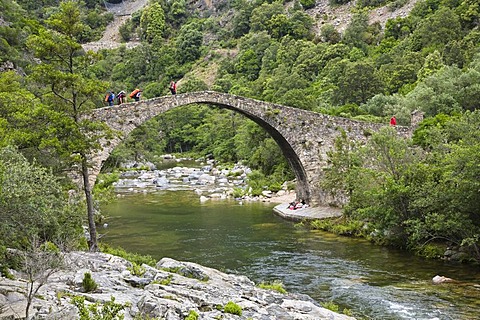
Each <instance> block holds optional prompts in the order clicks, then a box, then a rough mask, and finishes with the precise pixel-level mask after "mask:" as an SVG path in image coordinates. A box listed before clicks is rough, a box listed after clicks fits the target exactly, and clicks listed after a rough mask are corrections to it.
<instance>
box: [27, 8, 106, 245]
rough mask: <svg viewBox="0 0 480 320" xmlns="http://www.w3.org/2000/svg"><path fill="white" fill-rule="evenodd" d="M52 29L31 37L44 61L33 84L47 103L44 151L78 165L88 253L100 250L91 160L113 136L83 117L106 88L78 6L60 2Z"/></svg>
mask: <svg viewBox="0 0 480 320" xmlns="http://www.w3.org/2000/svg"><path fill="white" fill-rule="evenodd" d="M46 25H47V26H48V27H49V29H42V30H40V32H39V34H38V35H32V36H31V37H30V38H29V39H28V46H29V48H31V49H32V50H33V52H34V54H35V56H36V57H37V58H38V59H40V60H41V63H39V64H37V65H35V66H34V67H33V68H32V69H33V73H32V75H31V77H30V78H31V80H32V84H35V85H38V87H36V88H34V89H35V90H36V91H37V94H38V96H39V97H41V100H42V102H43V103H44V105H45V110H44V113H43V117H41V118H40V119H38V121H40V122H41V124H42V125H43V126H44V128H45V130H44V131H43V139H42V142H41V145H40V147H42V148H44V149H45V150H53V151H54V152H55V153H56V154H57V155H58V157H59V158H60V159H62V160H63V161H64V163H65V166H66V167H67V168H74V167H78V168H79V171H80V176H81V180H82V182H83V191H84V194H85V201H86V207H87V217H88V225H89V232H90V243H89V247H90V250H92V251H96V250H98V246H97V232H96V226H95V219H94V215H95V211H94V207H93V195H92V193H91V184H90V181H89V158H88V156H89V155H91V154H93V152H94V151H96V150H98V149H99V148H100V147H101V146H100V144H99V141H101V139H104V138H109V137H110V135H109V134H110V133H111V132H109V131H108V130H107V127H106V126H105V125H104V124H102V123H99V122H96V121H91V120H89V119H87V118H86V117H85V115H86V114H87V113H88V112H89V111H90V110H91V109H92V108H94V107H95V101H98V100H97V99H98V97H100V96H103V92H105V90H106V84H105V83H104V82H101V81H99V80H96V78H95V77H94V74H93V73H92V72H91V66H92V65H93V62H94V61H95V58H96V56H95V55H94V54H93V53H92V52H87V53H84V52H83V50H82V47H81V45H80V44H79V43H78V38H79V37H80V36H81V35H82V32H83V30H84V25H83V24H82V23H81V20H80V9H79V5H78V2H76V1H67V2H62V3H61V4H60V7H59V8H58V11H56V12H54V13H53V14H52V15H51V16H50V17H49V18H48V19H47V20H46Z"/></svg>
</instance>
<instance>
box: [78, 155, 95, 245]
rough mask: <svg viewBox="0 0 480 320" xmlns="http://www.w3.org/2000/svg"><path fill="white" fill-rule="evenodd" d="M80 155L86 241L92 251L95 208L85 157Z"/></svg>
mask: <svg viewBox="0 0 480 320" xmlns="http://www.w3.org/2000/svg"><path fill="white" fill-rule="evenodd" d="M81 156H82V178H83V190H84V192H85V200H86V201H87V216H88V230H89V232H90V241H89V243H88V246H89V249H90V251H92V252H96V251H98V244H97V227H96V226H95V210H94V208H93V197H92V191H91V186H90V181H89V180H88V176H89V175H88V165H87V158H86V156H85V155H84V154H82V155H81Z"/></svg>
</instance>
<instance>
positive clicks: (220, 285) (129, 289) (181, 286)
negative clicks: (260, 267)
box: [0, 252, 353, 320]
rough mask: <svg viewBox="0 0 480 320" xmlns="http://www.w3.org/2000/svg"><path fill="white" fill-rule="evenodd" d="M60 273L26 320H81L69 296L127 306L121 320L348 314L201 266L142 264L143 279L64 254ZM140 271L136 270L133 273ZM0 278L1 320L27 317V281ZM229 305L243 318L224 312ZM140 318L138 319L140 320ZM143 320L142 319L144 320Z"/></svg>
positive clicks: (102, 259)
mask: <svg viewBox="0 0 480 320" xmlns="http://www.w3.org/2000/svg"><path fill="white" fill-rule="evenodd" d="M65 261H66V267H65V269H64V270H62V271H59V272H56V273H54V274H53V275H52V276H50V278H49V280H48V282H47V283H46V284H45V285H44V286H43V287H41V289H40V291H39V292H38V294H37V295H36V298H35V299H34V301H33V304H32V306H31V309H30V316H31V318H30V319H52V320H53V319H79V315H78V311H77V308H76V307H75V306H74V305H73V304H72V297H73V296H83V297H85V301H86V303H93V302H98V303H105V302H107V301H109V300H110V299H111V297H115V302H116V303H121V304H125V305H126V307H125V309H124V310H123V311H122V312H123V314H124V319H126V320H128V319H134V318H135V317H136V316H137V319H151V318H154V319H168V320H183V319H185V317H186V316H187V315H188V314H189V313H190V312H191V311H195V312H196V313H197V314H198V315H199V317H198V319H199V320H200V319H212V320H213V319H224V320H229V319H230V320H233V319H255V320H278V319H285V320H290V319H291V320H303V319H305V320H307V319H308V320H322V319H328V320H347V319H353V318H351V317H349V316H346V315H341V314H337V313H334V312H332V311H330V310H327V309H324V308H322V307H320V306H319V305H318V304H317V303H316V302H315V301H313V300H312V299H311V298H310V297H308V296H306V295H299V294H282V293H279V292H276V291H272V290H265V289H260V288H258V287H257V286H255V284H254V283H253V282H252V281H251V280H249V279H248V278H247V277H244V276H239V275H232V274H226V273H223V272H220V271H218V270H215V269H211V268H207V267H203V266H201V265H198V264H195V263H190V262H180V261H176V260H173V259H169V258H163V259H161V260H160V261H159V262H158V263H157V265H156V267H155V268H153V267H150V266H147V265H143V266H142V268H143V271H145V272H144V273H143V274H142V275H132V273H131V270H134V269H132V264H131V263H130V262H128V261H127V260H124V259H122V258H119V257H116V256H112V255H109V254H104V253H90V252H71V253H66V254H65ZM137 269H138V268H137ZM85 272H89V273H90V274H91V275H92V278H93V279H94V280H95V282H96V283H97V284H98V288H97V289H96V290H95V291H94V292H91V293H85V292H83V289H82V280H83V278H84V274H85ZM16 276H17V279H18V280H10V279H7V278H0V305H3V306H4V307H3V308H2V309H0V319H19V318H22V316H23V317H25V304H26V300H25V292H26V281H25V280H24V279H23V280H22V279H20V277H21V275H18V274H17V275H16ZM229 302H233V303H235V304H236V305H238V306H240V307H241V310H242V312H241V315H234V314H231V313H227V312H225V311H224V308H223V307H224V306H225V305H226V304H227V303H229ZM139 316H141V317H140V318H138V317H139ZM142 317H143V318H142Z"/></svg>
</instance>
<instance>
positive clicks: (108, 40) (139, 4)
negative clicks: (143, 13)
mask: <svg viewBox="0 0 480 320" xmlns="http://www.w3.org/2000/svg"><path fill="white" fill-rule="evenodd" d="M147 2H148V0H124V1H123V2H122V3H120V4H118V5H109V6H108V8H107V10H108V11H110V12H112V13H113V14H114V18H113V21H112V22H111V23H110V24H109V25H108V26H107V28H106V29H105V33H104V34H103V36H102V38H101V39H100V40H98V41H94V42H89V43H85V44H83V45H82V47H83V49H84V50H86V51H87V50H92V51H95V52H96V51H98V50H101V49H115V48H118V47H120V46H121V45H125V46H126V47H127V48H129V49H130V48H134V47H136V46H138V45H139V44H140V42H139V41H129V42H122V37H121V36H120V31H119V30H120V27H121V26H122V25H123V24H124V23H125V22H126V21H127V20H128V19H130V18H131V17H132V14H133V13H134V12H136V11H138V10H140V9H142V8H143V7H145V6H146V5H147Z"/></svg>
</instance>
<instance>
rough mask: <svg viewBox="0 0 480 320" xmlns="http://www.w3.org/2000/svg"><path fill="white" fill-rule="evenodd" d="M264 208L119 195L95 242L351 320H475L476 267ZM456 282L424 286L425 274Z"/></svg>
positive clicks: (168, 194)
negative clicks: (236, 280)
mask: <svg viewBox="0 0 480 320" xmlns="http://www.w3.org/2000/svg"><path fill="white" fill-rule="evenodd" d="M273 206H274V204H271V203H268V204H267V203H260V202H250V203H243V204H240V203H239V202H238V201H235V200H209V201H206V202H202V203H201V202H200V201H199V196H198V195H196V194H195V193H194V192H192V191H165V190H164V191H158V192H153V193H146V194H142V193H135V194H124V196H123V197H121V198H118V199H117V200H116V201H115V202H114V203H112V204H110V205H108V206H107V207H105V208H104V213H106V214H107V215H108V216H109V220H108V224H109V225H108V227H107V228H106V229H103V230H99V231H100V233H104V234H105V236H104V238H103V239H104V241H105V242H107V243H109V244H111V245H114V246H121V247H123V248H125V249H126V250H128V251H132V252H137V253H141V254H149V255H151V256H153V257H154V258H155V259H157V260H159V259H160V258H162V257H171V258H174V259H177V260H182V261H191V262H195V263H199V264H201V265H204V266H208V267H212V268H215V269H218V270H221V271H224V272H229V273H236V274H242V275H246V276H248V277H249V278H250V279H252V280H253V281H255V282H256V283H260V282H262V281H273V280H280V281H281V282H282V283H283V284H284V285H285V287H286V289H287V291H289V292H298V293H305V294H308V295H310V296H311V297H312V298H314V299H315V300H316V301H318V302H319V303H324V302H328V301H333V302H334V303H335V304H337V305H339V306H340V310H343V309H344V308H348V309H350V310H351V311H352V313H353V315H354V316H355V317H357V318H359V319H382V320H384V319H385V320H388V319H442V320H443V319H452V320H457V319H458V320H464V319H468V320H470V319H471V320H473V319H479V318H480V269H479V267H473V266H467V265H462V264H449V263H446V262H442V261H430V260H424V259H421V258H418V257H415V256H412V255H410V254H407V253H405V252H400V251H396V250H392V249H388V248H384V247H379V246H375V245H372V244H371V243H369V242H367V241H364V240H360V239H352V238H347V237H338V236H335V235H332V234H329V233H325V232H320V231H312V230H309V229H306V228H304V227H302V226H298V225H296V224H295V223H293V222H290V221H285V220H283V219H281V218H279V217H278V216H276V215H274V214H273V212H272V208H273ZM437 274H439V275H444V276H447V277H450V278H454V279H455V280H457V281H458V282H457V283H452V284H442V285H433V284H432V283H431V279H432V278H433V277H434V276H435V275H437Z"/></svg>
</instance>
